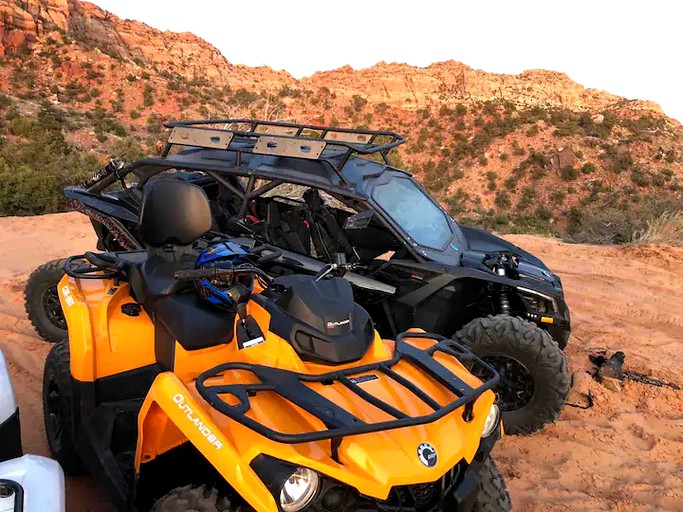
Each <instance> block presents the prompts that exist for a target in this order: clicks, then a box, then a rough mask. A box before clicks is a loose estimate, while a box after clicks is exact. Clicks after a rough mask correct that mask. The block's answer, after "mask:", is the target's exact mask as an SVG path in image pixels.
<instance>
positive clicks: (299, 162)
mask: <svg viewBox="0 0 683 512" xmlns="http://www.w3.org/2000/svg"><path fill="white" fill-rule="evenodd" d="M164 126H165V127H167V128H169V129H170V130H171V132H170V134H169V137H168V140H167V143H166V145H165V146H164V148H163V151H162V153H161V155H160V156H159V157H152V158H144V159H141V160H138V161H136V162H134V163H132V164H130V165H128V166H125V167H123V166H120V167H116V166H115V165H111V164H110V165H109V166H108V170H107V169H105V170H103V171H102V172H100V173H98V174H97V175H95V176H94V177H92V178H91V179H90V180H89V182H87V183H85V184H83V185H82V187H81V188H68V189H67V190H66V191H65V194H66V196H67V197H68V198H69V199H75V200H77V201H80V202H81V203H83V204H84V205H85V206H88V203H89V202H90V201H91V200H93V199H96V200H97V201H98V203H99V204H100V206H101V204H102V201H105V202H107V201H109V202H111V204H110V205H107V210H112V211H107V214H109V215H114V214H115V213H114V210H115V211H116V212H118V211H119V210H121V208H119V207H118V206H119V205H118V203H117V201H116V200H113V199H112V200H109V199H107V197H106V195H102V194H100V193H101V192H103V191H104V190H106V189H107V188H109V187H110V186H112V185H114V184H115V183H116V182H121V184H122V185H123V186H124V188H128V186H127V185H126V184H125V177H126V176H127V175H129V174H131V173H133V174H135V175H136V176H137V177H138V178H139V181H138V182H137V184H136V185H135V186H136V188H138V189H142V188H143V187H144V186H145V184H146V183H147V182H148V181H149V180H150V179H152V178H153V177H154V176H156V175H158V174H160V173H163V172H165V171H168V170H174V169H176V170H183V171H200V172H202V173H204V174H206V175H208V176H210V177H211V178H213V179H214V180H215V181H216V182H217V183H218V184H220V185H221V186H222V187H225V189H227V190H228V191H230V193H232V194H233V195H234V196H235V197H236V198H238V199H239V201H240V204H239V207H238V210H239V211H238V212H237V217H244V216H245V215H246V214H247V212H248V209H249V203H250V201H251V200H253V199H255V198H258V197H260V196H262V195H263V194H265V193H267V192H269V191H270V190H272V189H274V188H276V187H278V186H280V185H282V184H287V183H291V184H296V185H301V186H304V187H312V188H316V189H319V190H322V191H324V192H327V193H329V194H331V195H336V196H337V197H345V198H348V199H349V200H352V201H359V202H361V203H367V202H368V200H369V188H368V187H369V186H370V183H371V181H372V178H377V177H378V176H379V175H380V174H382V173H383V172H384V171H385V170H386V169H390V170H391V171H392V172H395V173H397V174H401V175H406V176H410V174H409V173H407V172H406V171H404V170H401V169H396V168H394V167H392V166H391V165H390V163H389V160H388V154H389V152H390V151H391V150H392V149H394V148H396V147H397V146H399V145H401V144H403V143H404V142H405V141H406V140H405V138H404V137H402V136H400V135H398V134H397V133H395V132H392V131H376V130H354V129H348V128H337V127H329V126H317V125H308V124H297V123H284V122H274V121H259V120H251V119H209V120H199V121H177V122H169V123H166V124H165V125H164ZM373 155H374V156H376V157H378V158H376V159H371V158H368V157H373ZM353 156H355V157H356V158H352V157H353ZM359 157H360V158H359ZM240 177H242V178H246V183H239V182H238V181H237V180H236V179H235V178H240ZM258 180H265V181H268V183H265V184H263V185H260V184H259V183H258ZM259 185H260V186H259ZM92 195H97V197H96V198H94V197H89V196H92ZM120 213H121V214H124V213H125V212H120ZM128 220H130V221H131V222H136V221H137V219H132V218H130V219H128ZM382 222H383V223H384V224H385V225H386V227H387V228H388V229H389V231H390V232H391V233H393V235H394V236H396V237H397V239H399V240H400V239H402V238H403V236H402V235H401V234H400V233H399V231H398V230H397V228H396V227H394V226H392V225H391V224H390V223H387V222H386V221H382ZM128 238H130V237H128ZM129 242H130V243H131V245H132V246H133V247H135V243H134V240H130V241H129ZM408 251H409V252H410V253H411V254H412V255H413V256H414V257H416V258H418V260H419V259H420V257H419V256H418V255H417V253H415V251H414V250H413V249H412V247H410V246H408Z"/></svg>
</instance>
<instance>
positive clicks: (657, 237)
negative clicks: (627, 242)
mask: <svg viewBox="0 0 683 512" xmlns="http://www.w3.org/2000/svg"><path fill="white" fill-rule="evenodd" d="M631 243H634V244H677V245H681V244H683V211H678V212H665V213H663V214H661V215H660V216H659V217H656V218H654V219H652V220H648V221H647V227H645V228H644V229H641V230H639V231H635V232H634V233H633V236H632V238H631Z"/></svg>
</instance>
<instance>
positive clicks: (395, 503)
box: [311, 424, 501, 512]
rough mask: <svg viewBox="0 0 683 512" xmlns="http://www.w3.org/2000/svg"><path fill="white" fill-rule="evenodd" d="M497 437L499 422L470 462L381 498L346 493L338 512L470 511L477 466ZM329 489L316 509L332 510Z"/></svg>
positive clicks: (477, 480) (313, 507) (475, 499)
mask: <svg viewBox="0 0 683 512" xmlns="http://www.w3.org/2000/svg"><path fill="white" fill-rule="evenodd" d="M500 437H501V425H500V424H499V425H498V428H497V429H496V431H494V432H493V434H491V435H490V436H489V437H487V438H483V439H482V440H481V444H480V446H479V450H478V451H477V454H476V455H475V457H474V459H473V460H472V462H471V463H470V464H466V463H465V462H464V461H462V462H461V463H460V464H458V465H457V466H456V467H454V468H452V469H451V470H450V471H449V472H448V473H446V474H445V475H444V476H443V477H442V478H440V479H439V480H437V481H436V482H432V483H428V484H417V485H406V486H400V487H394V488H393V489H392V490H391V492H390V494H389V497H388V499H387V500H384V501H379V500H374V499H370V498H366V497H364V496H360V495H358V494H356V495H355V497H353V498H351V496H349V495H348V494H347V495H346V497H345V498H346V499H345V500H344V504H345V505H346V504H348V505H346V506H344V507H341V508H340V509H338V512H470V511H471V510H473V508H474V506H475V504H476V501H477V494H478V492H479V489H480V485H479V478H480V476H479V471H480V468H481V466H482V464H483V462H484V461H485V460H486V458H487V457H488V456H489V455H490V454H491V450H492V449H493V445H494V444H495V443H496V441H497V440H499V439H500ZM329 490H330V489H329V488H328V489H327V490H326V491H327V492H325V493H324V494H323V493H321V495H320V496H319V497H318V499H317V500H316V502H314V503H312V504H311V508H312V509H314V510H318V508H317V507H316V505H321V506H322V507H321V509H325V510H328V511H330V510H331V511H334V509H335V507H330V506H329V505H330V504H331V503H334V502H336V500H330V499H329V498H330V496H328V495H327V493H329ZM333 492H334V491H333ZM337 492H339V491H337ZM349 498H351V499H349Z"/></svg>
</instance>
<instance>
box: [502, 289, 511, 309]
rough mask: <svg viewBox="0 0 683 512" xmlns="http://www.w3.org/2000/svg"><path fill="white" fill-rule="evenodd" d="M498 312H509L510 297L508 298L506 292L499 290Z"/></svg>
mask: <svg viewBox="0 0 683 512" xmlns="http://www.w3.org/2000/svg"><path fill="white" fill-rule="evenodd" d="M500 312H501V313H502V314H503V315H509V314H510V299H508V295H507V293H505V292H503V291H501V292H500Z"/></svg>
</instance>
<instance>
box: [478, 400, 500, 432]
mask: <svg viewBox="0 0 683 512" xmlns="http://www.w3.org/2000/svg"><path fill="white" fill-rule="evenodd" d="M499 421H500V409H499V408H498V406H497V405H496V404H493V405H492V406H491V409H489V414H488V416H486V422H485V423H484V430H483V432H482V433H481V437H488V436H490V435H491V434H493V432H494V431H495V430H496V427H497V426H498V422H499Z"/></svg>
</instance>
